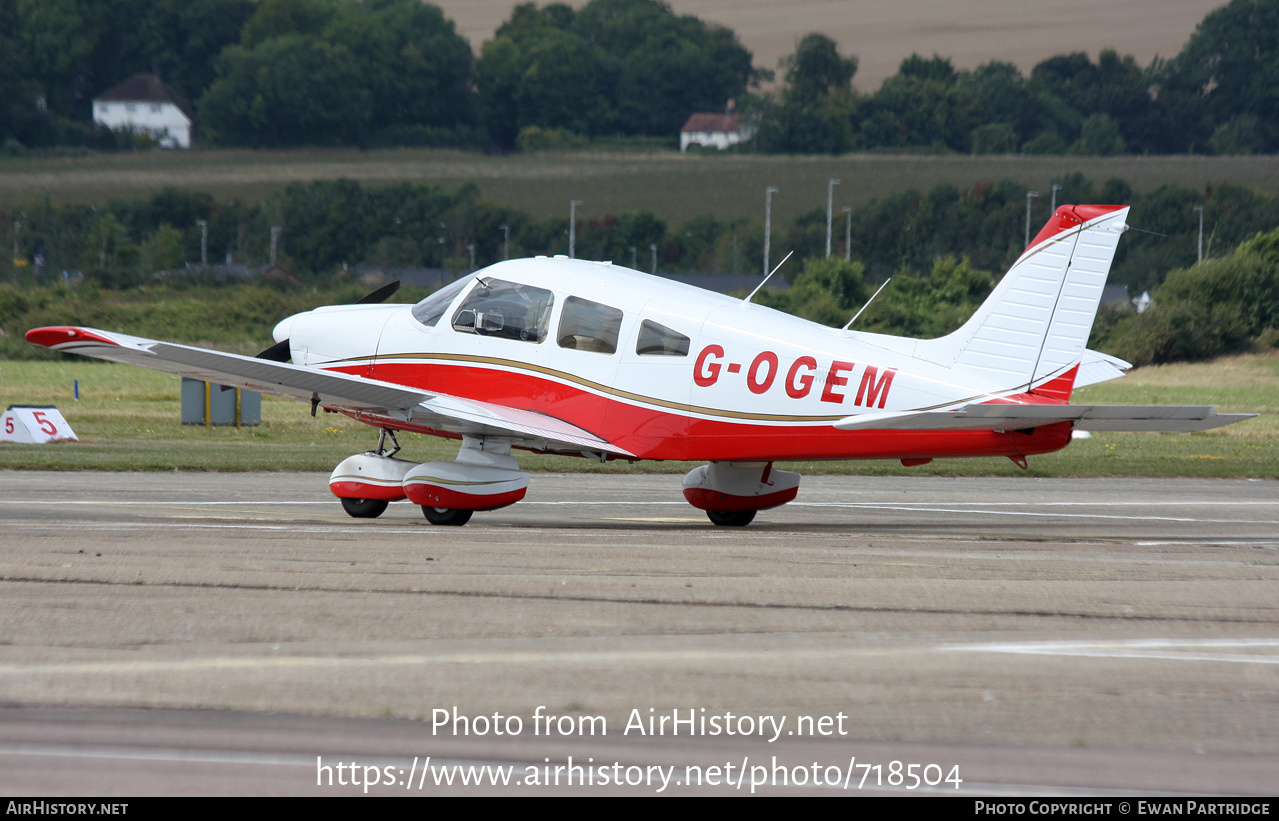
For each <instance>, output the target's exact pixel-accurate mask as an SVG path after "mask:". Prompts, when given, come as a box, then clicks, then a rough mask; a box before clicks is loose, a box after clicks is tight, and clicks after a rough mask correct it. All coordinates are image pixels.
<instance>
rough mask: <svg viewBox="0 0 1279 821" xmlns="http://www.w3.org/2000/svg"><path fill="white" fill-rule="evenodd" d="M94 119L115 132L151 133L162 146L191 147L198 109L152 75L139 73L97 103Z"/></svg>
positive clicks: (95, 102)
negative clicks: (196, 110)
mask: <svg viewBox="0 0 1279 821" xmlns="http://www.w3.org/2000/svg"><path fill="white" fill-rule="evenodd" d="M93 120H94V122H97V123H101V124H102V125H104V126H106V127H107V128H110V129H112V130H113V131H114V130H119V129H129V130H132V131H135V132H137V133H139V134H147V135H150V136H152V137H154V138H155V139H156V140H158V141H160V144H161V145H162V146H164V145H166V143H167V144H169V145H170V146H171V147H177V148H190V147H191V137H192V135H193V133H194V131H195V109H194V108H193V107H192V106H191V103H190V101H188V100H187V99H186V98H185V97H183V96H182V95H181V94H179V93H178V92H176V91H174V90H173V89H172V88H169V87H168V86H167V85H165V84H164V83H162V82H160V78H159V77H156V76H154V75H151V74H135V75H133V76H132V77H130V78H129V79H127V80H125V81H124V82H123V83H120V84H119V85H117V86H114V87H112V88H109V89H107V90H106V91H104V92H102V93H101V94H99V95H98V96H97V97H96V98H94V100H93Z"/></svg>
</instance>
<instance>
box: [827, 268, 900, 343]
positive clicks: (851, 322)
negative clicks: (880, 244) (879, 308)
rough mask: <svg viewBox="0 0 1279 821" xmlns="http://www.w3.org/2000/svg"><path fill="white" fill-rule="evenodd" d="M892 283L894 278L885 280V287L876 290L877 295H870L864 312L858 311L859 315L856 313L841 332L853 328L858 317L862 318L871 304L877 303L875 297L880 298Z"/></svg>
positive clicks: (863, 308) (864, 306)
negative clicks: (881, 293) (882, 292)
mask: <svg viewBox="0 0 1279 821" xmlns="http://www.w3.org/2000/svg"><path fill="white" fill-rule="evenodd" d="M892 281H893V278H892V277H889V278H888V279H886V280H884V284H883V285H881V286H879V287H878V288H876V289H875V293H873V294H871V295H870V299H868V300H866V304H865V305H863V306H862V310H861V311H858V312H857V313H855V314H853V318H852V319H850V320H848V324H847V325H845V326H844V327H843V328H840V330H841V331H847V330H848V329H849V328H851V327H852V326H853V323H854V322H856V321H857V317H859V316H861V315H862V311H864V310H866V309H867V308H869V307H870V304H871V303H872V302H874V301H875V297H877V296H879V292H880V291H882V290H884V288H885V287H886V286H887V285H888V283H890V282H892Z"/></svg>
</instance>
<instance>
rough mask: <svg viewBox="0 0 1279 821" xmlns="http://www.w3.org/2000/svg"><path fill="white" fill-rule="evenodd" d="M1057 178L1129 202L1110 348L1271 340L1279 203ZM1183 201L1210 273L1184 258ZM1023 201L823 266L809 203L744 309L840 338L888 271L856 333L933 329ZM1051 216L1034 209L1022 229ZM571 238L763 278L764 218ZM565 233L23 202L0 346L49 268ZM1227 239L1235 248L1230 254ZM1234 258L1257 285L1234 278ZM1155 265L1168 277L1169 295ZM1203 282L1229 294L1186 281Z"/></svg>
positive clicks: (464, 261)
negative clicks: (1146, 294) (1147, 307)
mask: <svg viewBox="0 0 1279 821" xmlns="http://www.w3.org/2000/svg"><path fill="white" fill-rule="evenodd" d="M1055 183H1056V184H1057V185H1060V186H1061V188H1060V190H1059V192H1058V193H1059V197H1060V199H1059V201H1061V202H1089V201H1093V202H1095V201H1107V202H1128V203H1131V204H1132V212H1131V214H1130V216H1129V219H1128V222H1129V224H1130V225H1131V226H1132V227H1133V230H1131V231H1130V232H1129V233H1128V234H1127V235H1126V236H1125V237H1124V239H1123V240H1122V241H1121V242H1120V244H1119V250H1118V254H1117V256H1116V261H1115V265H1114V269H1113V271H1112V274H1111V277H1110V281H1111V283H1118V284H1124V285H1127V286H1128V290H1129V292H1130V294H1131V295H1133V296H1136V295H1137V294H1139V293H1141V292H1142V291H1146V290H1150V291H1152V292H1153V294H1154V300H1155V305H1156V308H1157V310H1156V309H1152V312H1148V314H1149V317H1147V316H1146V315H1142V316H1141V317H1136V316H1135V315H1130V314H1131V308H1130V306H1128V305H1127V304H1126V303H1125V304H1124V306H1123V310H1120V311H1114V310H1111V311H1108V312H1104V313H1103V315H1102V319H1101V320H1100V321H1099V323H1098V329H1099V330H1098V333H1099V334H1101V335H1102V336H1103V337H1105V338H1106V339H1107V340H1110V341H1111V342H1112V343H1113V344H1112V346H1111V348H1110V349H1111V350H1113V352H1115V353H1117V354H1118V355H1120V356H1125V355H1126V356H1129V357H1130V358H1133V359H1134V361H1140V362H1143V363H1144V362H1150V361H1165V360H1167V359H1168V358H1169V357H1172V358H1186V357H1187V356H1190V355H1192V353H1193V352H1194V351H1224V350H1231V349H1237V348H1238V346H1240V345H1244V344H1249V343H1250V341H1251V340H1255V339H1262V340H1270V342H1268V344H1272V345H1273V344H1275V342H1279V332H1276V331H1274V329H1275V327H1277V324H1276V320H1275V312H1276V311H1279V304H1277V303H1276V299H1279V297H1277V296H1276V294H1279V283H1277V282H1276V281H1275V279H1274V271H1275V270H1279V251H1276V250H1275V249H1276V248H1279V239H1275V238H1274V237H1273V236H1272V239H1271V240H1269V241H1268V243H1269V244H1262V245H1257V241H1256V240H1253V239H1252V238H1253V237H1255V236H1256V235H1257V234H1259V233H1261V232H1265V231H1267V230H1273V229H1274V226H1276V225H1279V198H1276V197H1273V196H1270V195H1266V194H1258V193H1256V192H1254V191H1252V190H1250V189H1247V188H1242V187H1238V186H1216V187H1213V188H1210V189H1208V190H1205V191H1194V190H1191V189H1188V188H1184V187H1180V186H1174V185H1167V186H1163V187H1161V188H1158V189H1156V190H1154V191H1151V192H1149V193H1147V194H1144V195H1142V194H1135V193H1134V192H1133V191H1132V190H1131V189H1130V188H1129V187H1128V185H1127V184H1126V183H1124V182H1123V181H1122V180H1110V181H1107V182H1106V183H1104V184H1102V185H1100V186H1097V185H1096V184H1094V183H1093V182H1092V181H1091V180H1088V179H1086V178H1084V177H1083V176H1081V175H1078V174H1073V175H1069V176H1065V177H1060V178H1058V179H1057V180H1056V181H1055ZM1199 204H1202V205H1203V206H1204V214H1205V221H1204V237H1203V242H1204V248H1205V251H1206V256H1207V257H1208V258H1209V259H1210V260H1211V264H1209V263H1205V264H1204V265H1202V266H1195V263H1196V261H1197V259H1198V243H1199V236H1198V222H1197V220H1196V215H1195V212H1194V208H1195V206H1196V205H1199ZM1025 209H1026V198H1025V186H1024V185H1020V184H1017V183H1014V182H1011V181H1001V182H995V183H982V184H978V185H975V186H973V187H972V188H970V189H968V190H964V191H961V190H959V189H957V188H956V187H954V186H952V185H940V186H937V187H936V188H934V189H932V190H931V191H928V192H917V191H908V192H905V193H902V194H897V195H894V196H891V197H886V198H883V199H880V200H876V201H874V202H872V203H870V204H868V205H866V206H862V207H859V208H855V209H852V210H850V211H849V212H848V214H847V215H843V214H841V215H836V219H835V225H834V232H833V233H834V237H833V240H834V241H833V243H832V244H833V248H832V252H833V253H832V256H831V258H826V256H825V239H826V236H825V231H826V220H825V217H826V215H825V211H824V209H817V210H814V211H812V212H810V213H808V214H803V215H801V216H800V217H799V218H797V219H796V220H794V221H793V222H792V223H790V224H789V225H785V224H775V225H774V226H773V240H772V249H773V261H774V262H777V261H780V259H781V258H782V256H783V255H784V254H785V253H787V252H788V251H794V252H795V255H794V258H793V259H792V260H791V261H790V262H788V263H787V264H786V266H785V267H784V268H783V269H782V271H781V275H782V276H783V277H784V278H785V279H787V280H788V281H789V282H790V283H791V285H792V288H791V289H790V291H788V292H784V293H779V294H765V295H761V296H759V297H757V299H758V300H759V301H761V302H763V303H765V304H770V305H773V306H774V307H777V308H780V309H782V310H786V311H790V312H792V313H795V314H797V315H800V316H804V317H807V318H809V319H813V320H815V321H818V322H824V323H827V324H830V325H835V326H839V325H843V323H844V322H846V321H848V319H849V318H850V317H851V316H852V315H853V313H855V312H856V310H857V309H858V308H860V307H861V306H862V305H863V304H864V303H865V301H866V300H867V299H868V298H869V296H870V294H871V293H872V292H873V291H874V289H875V288H876V287H878V285H879V284H880V283H881V282H883V281H884V280H885V279H886V278H888V277H890V276H891V277H892V278H893V279H892V283H891V284H890V285H889V287H888V288H887V289H886V290H885V291H884V293H883V294H881V296H880V297H879V299H878V300H877V301H876V302H875V303H874V305H873V306H872V307H871V309H870V310H869V311H867V313H866V314H865V316H864V317H863V318H861V319H859V320H858V323H859V324H858V328H860V329H864V330H877V331H882V332H886V333H901V334H910V335H914V336H937V335H941V334H944V333H946V332H948V331H950V330H952V329H953V328H954V327H956V326H957V325H958V324H959V322H960V321H961V320H962V319H964V318H965V317H967V316H968V315H969V314H970V313H971V312H972V310H973V309H974V308H975V307H976V305H977V304H979V303H980V302H981V300H982V299H984V298H985V296H986V294H987V293H988V292H989V290H990V288H991V287H992V285H993V283H994V282H995V281H996V277H997V275H998V274H1001V273H1002V272H1003V271H1005V270H1006V269H1007V267H1008V266H1009V265H1010V264H1011V263H1012V262H1013V261H1014V260H1015V259H1016V258H1017V257H1018V256H1019V255H1020V254H1021V252H1022V250H1023V243H1024V239H1025V234H1024V230H1025V213H1026V210H1025ZM1047 212H1048V208H1047V205H1046V204H1043V203H1040V204H1039V205H1038V209H1037V210H1036V212H1035V214H1034V220H1035V222H1034V225H1035V227H1036V229H1037V227H1038V225H1040V224H1042V222H1043V220H1045V219H1046V218H1047V216H1048V213H1047ZM841 217H843V219H841ZM845 220H847V222H845ZM845 229H847V231H848V235H849V237H850V242H849V243H848V244H847V245H846V244H845V242H844V232H845ZM575 233H576V252H577V255H578V256H579V257H582V258H586V259H598V260H611V261H613V262H615V263H618V264H621V265H627V266H633V267H635V268H638V269H639V270H643V271H648V270H652V269H656V270H658V271H660V272H703V273H751V274H758V273H759V272H760V271H761V267H762V255H763V226H762V225H761V224H760V222H759V221H755V220H747V219H737V220H724V219H719V218H716V217H713V216H709V215H703V216H698V217H694V218H693V219H690V220H687V221H685V222H684V223H682V224H680V225H673V226H672V225H668V224H667V223H666V222H665V221H664V220H663V219H661V217H659V216H658V215H656V214H653V213H650V212H646V211H630V212H624V213H621V214H615V215H604V216H600V217H594V218H591V219H586V220H580V221H579V222H578V224H577V226H576V232H575ZM273 235H274V236H273ZM568 235H569V222H568V219H567V218H565V217H557V218H547V219H539V218H535V217H533V216H532V215H530V214H528V213H527V212H524V211H521V210H519V209H515V208H511V207H507V206H503V205H497V204H494V203H490V202H486V201H484V200H483V199H481V198H480V196H479V193H478V190H477V189H476V188H475V187H473V186H466V187H463V188H461V189H459V190H457V191H452V192H449V191H444V190H442V189H440V188H438V187H435V186H429V185H419V184H410V183H400V184H395V185H390V186H376V187H375V186H368V185H364V184H361V183H358V182H355V181H351V180H334V181H318V182H312V183H294V184H292V185H289V186H287V187H285V188H282V189H280V190H278V191H276V192H275V193H274V194H272V195H270V196H268V197H267V198H266V199H265V200H264V201H262V202H243V201H239V200H218V199H216V198H215V197H213V196H212V195H210V194H207V193H200V192H186V191H179V190H177V189H167V190H164V191H161V192H160V193H158V194H156V195H154V196H152V197H150V198H147V199H119V200H112V201H109V202H107V203H104V204H102V205H99V206H96V207H95V206H90V205H53V204H51V203H50V202H48V201H47V200H37V201H34V202H31V203H28V204H27V205H26V206H23V207H19V208H14V209H10V210H0V247H5V248H6V249H8V248H11V247H12V248H16V249H17V259H16V261H15V260H13V259H10V257H11V255H10V254H8V253H6V254H3V255H2V256H0V283H4V285H3V286H2V287H0V329H2V330H3V332H4V333H3V334H0V336H3V335H5V334H7V335H8V336H9V337H10V338H13V339H19V338H20V335H21V333H22V332H23V331H25V330H26V328H25V327H22V322H23V321H26V318H27V313H28V312H27V311H26V310H25V309H20V306H21V305H26V304H28V303H29V302H30V298H31V297H30V294H32V293H35V292H37V291H40V290H42V289H40V288H37V287H33V286H38V285H49V284H53V283H58V282H62V281H63V280H64V272H66V274H65V278H66V279H67V280H69V281H70V280H71V279H72V277H71V274H77V275H78V274H81V273H82V275H83V277H84V280H85V282H86V287H89V288H91V289H92V288H98V289H106V290H120V289H130V288H137V287H142V286H147V287H154V285H155V283H158V282H169V283H183V282H189V283H196V284H200V283H203V284H216V283H218V282H228V281H237V282H238V281H243V280H245V279H248V280H250V281H262V280H266V281H270V280H271V279H272V278H275V279H278V280H280V281H283V282H292V283H295V285H294V286H291V287H298V285H297V283H301V285H302V286H304V287H307V288H311V287H318V286H323V287H327V286H328V285H329V284H331V283H334V282H350V281H352V280H353V279H354V278H355V272H356V271H357V270H366V271H367V270H370V269H372V270H382V271H388V272H391V273H392V274H393V273H394V271H395V269H400V268H443V269H447V270H448V271H449V272H451V273H452V274H454V275H457V274H461V273H462V272H464V271H467V270H471V269H472V268H473V267H476V268H478V267H483V266H485V265H489V264H492V263H494V262H497V261H499V260H501V259H504V258H507V257H510V258H518V257H526V256H532V255H537V254H566V253H568V250H569V248H568V246H569V236H568ZM1241 245H1242V247H1243V248H1244V249H1250V250H1246V251H1244V252H1235V251H1234V249H1235V248H1237V247H1241ZM202 254H203V255H204V256H205V257H207V260H208V265H207V266H205V265H203V264H202V262H201V258H202ZM1231 254H1234V256H1231ZM845 257H847V260H846V259H845ZM273 260H274V262H275V263H276V266H275V267H274V268H273V267H271V266H270V265H269V263H271V262H272V261H273ZM1226 260H1228V261H1226ZM1258 260H1261V261H1262V262H1264V265H1262V262H1258ZM1250 265H1252V266H1254V267H1255V268H1256V269H1257V270H1258V271H1261V272H1263V273H1262V274H1255V275H1254V274H1249V273H1248V271H1249V270H1250V269H1249V268H1248V266H1250ZM1265 266H1269V267H1265ZM1170 271H1178V273H1175V274H1173V275H1172V276H1171V277H1170V278H1169V280H1168V281H1167V282H1166V283H1165V281H1164V280H1165V277H1167V276H1169V273H1168V272H1170ZM1218 271H1220V272H1222V273H1221V277H1226V279H1223V280H1221V281H1222V282H1227V280H1228V283H1227V285H1209V286H1201V285H1199V284H1196V283H1199V282H1200V279H1198V278H1199V277H1201V276H1203V275H1205V274H1208V273H1212V272H1218ZM1264 272H1269V273H1264ZM1213 275H1214V276H1216V274H1215V273H1214V274H1213ZM1258 276H1259V277H1260V278H1257V277H1258ZM1231 277H1234V278H1235V279H1230V278H1231ZM76 278H78V276H77V277H76ZM1213 282H1217V280H1213ZM1230 283H1235V284H1230ZM1239 283H1241V284H1239ZM6 300H8V302H6ZM1174 303H1175V305H1176V306H1180V307H1174ZM6 304H7V305H8V307H5V305H6ZM15 306H19V307H15ZM1205 312H1206V313H1205ZM1151 323H1157V324H1151ZM1267 334H1268V335H1267ZM11 347H12V346H7V347H5V348H4V349H5V351H9V348H11Z"/></svg>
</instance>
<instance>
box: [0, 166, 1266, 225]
mask: <svg viewBox="0 0 1279 821" xmlns="http://www.w3.org/2000/svg"><path fill="white" fill-rule="evenodd" d="M1075 172H1079V173H1082V174H1084V175H1085V176H1086V177H1088V178H1090V179H1092V180H1094V181H1096V182H1097V183H1101V182H1103V181H1105V180H1107V179H1110V178H1112V177H1120V178H1122V179H1124V180H1126V181H1127V182H1128V183H1129V184H1130V185H1132V186H1133V188H1134V189H1136V190H1137V191H1138V192H1146V191H1150V190H1152V189H1154V188H1157V187H1158V186H1160V185H1164V184H1166V183H1175V184H1178V185H1183V186H1187V187H1191V188H1196V189H1202V188H1203V187H1204V186H1206V185H1209V184H1213V185H1220V184H1222V183H1237V184H1241V185H1246V186H1249V187H1251V188H1254V189H1256V190H1259V191H1264V192H1268V193H1272V194H1273V193H1279V157H1277V156H1258V157H1192V156H1172V157H1068V156H1061V157H1033V156H1020V155H1012V156H968V155H946V156H931V155H881V154H849V155H843V156H839V157H823V156H803V157H788V156H762V155H749V154H742V155H732V156H717V155H710V154H698V155H692V154H689V155H681V154H679V153H677V152H674V151H658V152H649V153H636V152H626V153H622V152H608V151H593V152H578V153H571V152H566V153H558V152H545V153H532V154H513V155H510V156H504V157H499V156H486V155H484V154H479V153H468V152H463V151H455V150H445V149H386V150H376V151H358V150H355V149H348V150H338V149H310V150H303V149H299V150H292V151H250V150H192V151H150V152H142V153H137V154H101V155H93V156H86V157H74V158H26V159H15V158H0V208H5V207H7V208H39V207H43V195H44V192H46V191H47V192H48V194H49V198H50V201H51V202H53V203H54V204H63V203H94V204H97V203H103V202H106V201H107V200H108V199H111V198H114V197H118V198H132V197H147V196H150V195H152V194H154V193H156V192H157V191H160V190H161V189H163V188H165V187H166V186H174V187H176V188H179V189H184V190H192V191H208V192H210V193H212V194H214V195H215V196H216V197H219V198H224V199H229V198H236V197H239V198H244V199H248V200H259V199H262V198H265V197H267V196H268V195H270V194H271V193H273V192H275V191H277V190H278V189H280V188H281V187H283V186H285V185H287V184H288V183H290V182H296V181H309V180H317V179H338V178H349V179H355V180H361V181H364V182H367V183H370V184H374V185H387V184H391V183H394V182H400V181H407V182H413V183H420V184H430V185H439V186H442V187H443V188H445V189H446V190H450V191H452V190H455V189H457V188H459V187H461V186H462V185H465V184H468V183H473V184H475V185H476V186H478V187H479V189H480V192H481V194H482V196H483V197H484V198H485V199H488V200H490V201H492V202H496V203H501V204H506V205H510V206H513V207H516V208H520V209H523V210H526V211H528V212H530V213H532V214H533V215H535V216H537V217H547V216H565V217H566V216H567V215H568V203H569V200H571V199H578V200H581V201H582V203H583V204H582V206H580V207H579V208H578V212H577V213H578V215H579V217H581V218H584V219H588V220H589V219H590V218H591V217H593V216H600V215H604V214H618V213H622V212H624V211H630V210H647V211H652V212H654V213H655V214H657V215H658V216H660V217H661V218H662V219H664V220H666V221H667V222H668V223H671V224H678V223H680V222H682V221H684V220H686V219H688V218H690V217H693V216H697V215H700V214H711V215H714V216H717V217H720V218H738V217H749V218H751V219H755V220H762V219H763V209H764V189H765V187H767V186H770V185H771V186H777V187H778V188H779V189H780V192H779V193H778V194H777V195H776V196H775V197H774V199H773V219H774V220H775V221H776V222H775V224H776V225H784V224H786V223H787V222H789V221H790V220H792V219H794V218H795V217H796V216H798V215H799V214H801V213H805V212H807V211H811V210H812V209H814V208H825V205H826V184H827V180H828V179H830V178H831V177H835V178H838V179H840V180H841V184H840V185H839V186H838V187H837V188H836V189H835V206H836V208H837V209H838V208H840V207H842V206H844V205H852V206H858V205H862V204H864V203H867V202H869V201H871V200H872V199H875V198H877V197H883V196H886V195H889V194H894V193H899V192H901V191H905V190H909V189H912V188H913V189H918V190H921V191H926V190H930V189H932V188H933V187H934V186H936V185H938V184H939V183H943V182H948V183H952V184H954V185H956V186H958V187H959V188H960V189H961V190H963V189H967V188H970V187H971V186H972V185H973V184H975V183H978V182H993V181H998V180H1001V179H1012V180H1015V181H1018V182H1020V183H1022V184H1024V185H1025V186H1026V187H1027V188H1028V189H1029V188H1034V189H1038V190H1040V191H1047V190H1048V187H1049V185H1050V181H1051V180H1052V179H1053V178H1054V177H1057V176H1061V175H1065V174H1070V173H1075ZM1035 207H1036V209H1037V210H1036V212H1035V217H1034V219H1035V220H1040V221H1042V220H1043V219H1047V217H1048V208H1049V203H1048V201H1047V198H1041V199H1040V200H1039V201H1038V202H1037V203H1036V204H1035Z"/></svg>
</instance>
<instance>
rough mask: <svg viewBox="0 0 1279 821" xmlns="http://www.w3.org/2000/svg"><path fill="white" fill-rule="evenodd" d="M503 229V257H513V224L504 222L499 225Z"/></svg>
mask: <svg viewBox="0 0 1279 821" xmlns="http://www.w3.org/2000/svg"><path fill="white" fill-rule="evenodd" d="M498 228H501V229H502V259H510V258H511V226H509V225H507V224H506V223H502V224H501V225H499V226H498Z"/></svg>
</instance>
